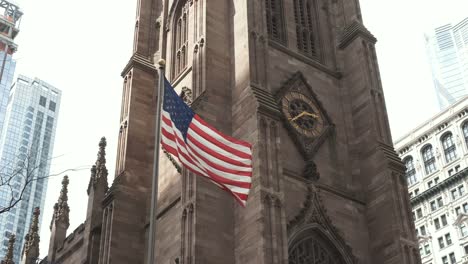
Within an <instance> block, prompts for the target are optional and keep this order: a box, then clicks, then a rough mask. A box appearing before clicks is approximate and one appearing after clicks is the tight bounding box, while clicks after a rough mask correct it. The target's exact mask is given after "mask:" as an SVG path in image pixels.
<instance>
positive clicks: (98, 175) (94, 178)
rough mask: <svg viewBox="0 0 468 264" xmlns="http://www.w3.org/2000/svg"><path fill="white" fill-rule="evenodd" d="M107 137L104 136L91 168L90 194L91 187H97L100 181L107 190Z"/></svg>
mask: <svg viewBox="0 0 468 264" xmlns="http://www.w3.org/2000/svg"><path fill="white" fill-rule="evenodd" d="M106 146H107V142H106V138H105V137H102V138H101V141H100V142H99V151H98V154H97V160H96V164H95V165H93V167H92V168H91V178H90V179H89V184H88V194H89V192H90V190H91V187H95V186H96V185H97V184H98V183H99V182H102V183H103V184H104V189H105V190H107V188H108V183H107V176H108V171H107V168H106Z"/></svg>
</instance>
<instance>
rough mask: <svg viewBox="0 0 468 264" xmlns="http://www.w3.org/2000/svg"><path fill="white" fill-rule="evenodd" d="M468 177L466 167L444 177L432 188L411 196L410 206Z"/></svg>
mask: <svg viewBox="0 0 468 264" xmlns="http://www.w3.org/2000/svg"><path fill="white" fill-rule="evenodd" d="M466 178H468V168H466V169H464V170H462V171H460V172H458V173H456V174H454V175H452V176H451V177H449V178H447V179H445V180H444V181H442V182H441V183H439V184H437V185H435V186H433V187H432V188H430V189H428V190H426V191H424V192H422V193H421V194H419V195H417V196H415V197H413V198H412V199H411V206H413V207H414V206H416V205H418V204H419V203H421V202H423V201H425V200H428V199H429V198H431V197H434V196H436V195H438V194H439V193H440V192H442V191H443V190H445V189H447V188H450V187H452V186H453V185H455V184H457V183H459V182H460V181H461V180H464V179H466Z"/></svg>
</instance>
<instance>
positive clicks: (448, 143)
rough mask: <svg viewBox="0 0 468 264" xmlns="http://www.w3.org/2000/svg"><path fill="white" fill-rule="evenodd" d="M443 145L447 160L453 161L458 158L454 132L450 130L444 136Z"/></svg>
mask: <svg viewBox="0 0 468 264" xmlns="http://www.w3.org/2000/svg"><path fill="white" fill-rule="evenodd" d="M441 141H442V146H443V147H444V155H445V161H447V163H448V162H452V161H454V160H455V159H456V158H457V149H456V147H455V143H454V142H453V136H452V133H450V132H448V133H446V134H445V135H443V136H442V139H441Z"/></svg>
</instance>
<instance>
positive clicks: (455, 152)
mask: <svg viewBox="0 0 468 264" xmlns="http://www.w3.org/2000/svg"><path fill="white" fill-rule="evenodd" d="M395 148H396V149H397V151H398V153H399V155H400V157H401V159H402V160H403V162H404V163H405V165H406V178H407V182H408V191H409V194H410V197H411V198H410V201H411V206H412V211H413V219H414V221H415V228H416V234H417V236H418V242H419V250H420V254H421V257H422V263H423V264H424V263H426V264H429V263H431V264H455V263H457V264H461V263H468V194H467V193H468V97H465V98H464V99H462V100H461V101H458V102H457V103H455V104H453V105H452V106H450V107H449V108H447V109H446V110H445V111H443V112H441V113H439V114H438V115H436V116H435V117H433V118H432V119H430V120H429V121H428V122H426V123H424V124H422V125H420V126H419V127H417V128H416V129H414V130H413V131H411V132H410V133H409V134H407V135H406V136H404V137H403V138H401V139H399V140H397V141H396V142H395Z"/></svg>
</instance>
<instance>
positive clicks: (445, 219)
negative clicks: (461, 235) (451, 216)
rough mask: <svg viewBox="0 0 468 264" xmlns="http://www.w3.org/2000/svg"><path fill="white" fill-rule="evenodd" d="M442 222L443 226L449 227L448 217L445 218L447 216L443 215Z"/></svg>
mask: <svg viewBox="0 0 468 264" xmlns="http://www.w3.org/2000/svg"><path fill="white" fill-rule="evenodd" d="M440 220H442V226H446V225H447V216H445V214H443V215H442V216H441V217H440Z"/></svg>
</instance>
